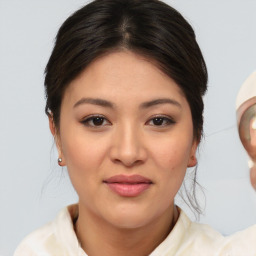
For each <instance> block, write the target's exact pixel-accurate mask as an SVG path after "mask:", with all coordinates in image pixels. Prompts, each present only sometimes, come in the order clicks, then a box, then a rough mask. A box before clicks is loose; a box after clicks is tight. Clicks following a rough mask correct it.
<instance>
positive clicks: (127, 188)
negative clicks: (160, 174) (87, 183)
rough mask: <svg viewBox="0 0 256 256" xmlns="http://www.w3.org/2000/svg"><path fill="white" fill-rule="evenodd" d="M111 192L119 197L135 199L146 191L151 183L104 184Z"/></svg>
mask: <svg viewBox="0 0 256 256" xmlns="http://www.w3.org/2000/svg"><path fill="white" fill-rule="evenodd" d="M105 184H106V185H107V186H108V187H109V188H110V189H111V190H112V191H114V192H115V193H117V194H118V195H120V196H125V197H135V196H138V195H140V194H141V193H143V192H144V191H145V190H147V189H148V188H149V187H150V186H151V185H152V184H151V183H136V184H127V183H105Z"/></svg>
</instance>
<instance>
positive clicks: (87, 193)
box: [51, 51, 197, 228]
mask: <svg viewBox="0 0 256 256" xmlns="http://www.w3.org/2000/svg"><path fill="white" fill-rule="evenodd" d="M51 125H52V124H51ZM52 132H53V133H54V129H53V128H52ZM57 137H58V139H57V145H58V150H59V154H60V156H61V157H62V160H63V161H62V163H63V165H67V168H68V172H69V176H70V179H71V181H72V184H73V186H74V188H75V190H76V191H77V193H78V196H79V206H80V209H83V211H85V212H87V213H89V214H90V215H93V216H97V218H99V219H101V220H104V221H106V222H108V223H110V224H111V225H114V226H117V227H128V228H135V227H140V226H143V225H146V224H148V223H150V222H152V221H153V220H154V219H156V218H159V217H161V216H163V215H164V214H166V213H170V214H171V213H172V211H173V202H174V197H175V195H176V193H177V191H178V190H179V188H180V186H181V184H182V181H183V179H184V175H185V172H186V169H187V167H188V166H193V165H195V162H194V160H193V158H192V156H194V155H195V151H196V147H197V142H196V141H195V140H194V138H193V123H192V117H191V111H190V108H189V104H188V102H187V100H186V98H185V96H184V94H183V93H182V91H181V89H180V88H179V86H178V85H177V84H176V83H175V82H174V81H173V80H172V79H171V78H170V77H168V76H167V75H165V74H164V73H162V72H161V71H160V69H158V68H157V66H156V65H155V64H153V63H152V62H150V61H149V60H147V59H145V58H143V57H142V56H140V55H136V54H134V53H131V52H128V51H121V52H115V53H110V54H108V55H105V56H103V57H100V58H98V59H97V60H95V61H94V62H93V63H91V64H90V65H89V66H88V67H87V68H86V69H85V70H84V71H83V72H82V73H81V74H80V75H79V76H78V77H77V78H76V79H74V80H73V81H72V82H71V83H70V85H69V86H68V88H67V89H66V91H65V94H64V97H63V100H62V105H61V115H60V127H59V132H58V134H57Z"/></svg>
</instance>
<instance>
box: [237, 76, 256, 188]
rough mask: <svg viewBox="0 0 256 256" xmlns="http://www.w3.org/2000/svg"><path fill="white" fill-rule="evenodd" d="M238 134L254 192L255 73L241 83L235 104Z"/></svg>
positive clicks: (255, 183)
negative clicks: (246, 158) (246, 159)
mask: <svg viewBox="0 0 256 256" xmlns="http://www.w3.org/2000/svg"><path fill="white" fill-rule="evenodd" d="M236 112H237V121H238V132H239V136H240V139H241V142H242V144H243V146H244V148H245V150H246V151H247V153H248V155H249V161H248V164H249V168H250V180H251V184H252V186H253V188H254V189H255V190H256V71H255V72H254V73H252V74H251V75H250V76H249V77H248V78H247V79H246V81H245V82H244V83H243V85H242V87H241V89H240V91H239V93H238V95H237V102H236Z"/></svg>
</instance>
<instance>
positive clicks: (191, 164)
mask: <svg viewBox="0 0 256 256" xmlns="http://www.w3.org/2000/svg"><path fill="white" fill-rule="evenodd" d="M197 147H198V141H197V140H194V142H193V144H192V148H191V152H190V158H189V160H188V165H187V166H188V167H194V166H196V165H197V158H196V150H197Z"/></svg>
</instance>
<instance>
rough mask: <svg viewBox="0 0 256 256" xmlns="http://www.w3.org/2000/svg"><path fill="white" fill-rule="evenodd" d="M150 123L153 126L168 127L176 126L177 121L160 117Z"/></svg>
mask: <svg viewBox="0 0 256 256" xmlns="http://www.w3.org/2000/svg"><path fill="white" fill-rule="evenodd" d="M148 123H149V125H152V126H168V125H172V124H175V121H174V120H172V119H171V118H168V117H164V116H159V117H154V118H152V119H150V120H149V122H148Z"/></svg>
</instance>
